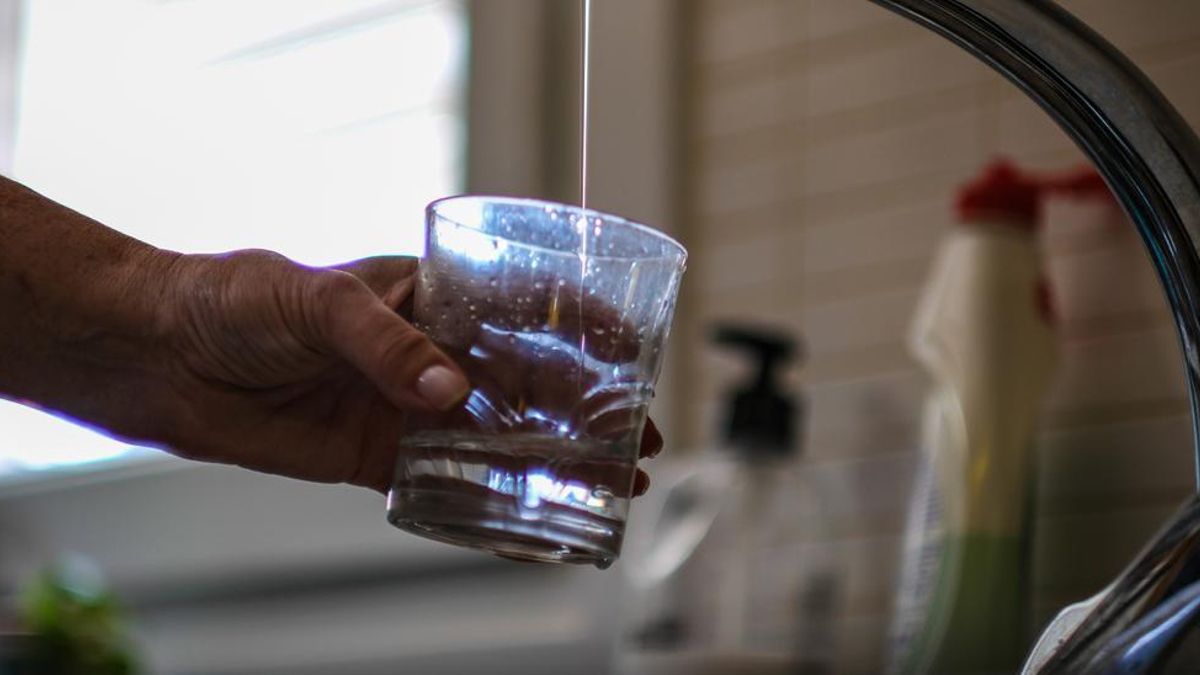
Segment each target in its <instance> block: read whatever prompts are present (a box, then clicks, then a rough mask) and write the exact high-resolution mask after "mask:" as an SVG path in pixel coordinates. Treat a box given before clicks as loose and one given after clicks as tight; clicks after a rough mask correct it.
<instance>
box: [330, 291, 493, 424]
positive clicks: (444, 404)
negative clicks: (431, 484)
mask: <svg viewBox="0 0 1200 675" xmlns="http://www.w3.org/2000/svg"><path fill="white" fill-rule="evenodd" d="M319 295H320V299H319V301H318V306H319V307H320V310H319V316H321V317H322V322H323V325H322V326H321V329H320V330H321V332H322V334H323V335H324V336H325V337H326V339H327V341H328V343H329V344H330V346H331V347H332V348H333V349H334V351H335V352H337V353H338V354H339V355H340V356H341V357H342V358H344V359H346V360H347V361H349V362H350V363H351V364H353V365H354V367H356V368H357V369H358V370H359V371H360V372H361V373H362V374H363V375H365V376H366V377H367V379H369V380H371V382H373V383H374V384H375V386H376V387H378V388H379V390H380V392H382V393H383V395H384V396H385V397H386V398H387V399H388V400H389V401H391V403H392V404H393V405H395V406H397V407H400V408H414V407H415V408H433V409H435V410H448V409H450V408H452V407H454V405H455V404H457V403H458V402H459V401H461V400H462V399H463V398H464V397H465V396H466V395H467V392H468V391H469V390H470V387H469V385H468V383H467V379H466V377H464V376H463V374H462V371H460V370H459V368H458V366H456V365H455V364H454V362H453V361H452V360H451V359H450V357H448V356H446V355H445V354H444V353H442V351H441V350H439V349H438V348H437V347H436V346H434V344H433V342H432V341H430V339H429V337H428V336H427V335H425V334H424V333H422V332H421V331H419V330H417V329H416V328H415V327H414V326H413V325H412V324H410V323H409V322H407V321H405V320H404V319H402V318H401V317H400V316H399V315H398V314H396V312H394V311H393V310H392V309H391V308H389V307H388V306H387V305H386V304H384V302H383V301H382V300H380V298H379V297H378V296H376V295H375V293H373V292H372V291H371V289H370V288H368V287H367V285H366V284H364V283H363V282H362V281H360V280H358V279H356V278H355V277H354V276H352V275H350V274H347V273H344V272H334V273H331V274H330V275H328V276H327V277H326V279H325V280H323V287H322V288H321V290H320V291H319Z"/></svg>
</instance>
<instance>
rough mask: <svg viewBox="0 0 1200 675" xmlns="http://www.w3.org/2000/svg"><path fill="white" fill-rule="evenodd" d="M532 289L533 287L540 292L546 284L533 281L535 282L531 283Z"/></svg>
mask: <svg viewBox="0 0 1200 675" xmlns="http://www.w3.org/2000/svg"><path fill="white" fill-rule="evenodd" d="M533 287H534V288H536V289H538V290H541V289H543V288H545V287H546V284H544V283H542V282H540V281H535V282H533Z"/></svg>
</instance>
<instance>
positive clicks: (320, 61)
mask: <svg viewBox="0 0 1200 675" xmlns="http://www.w3.org/2000/svg"><path fill="white" fill-rule="evenodd" d="M23 11H24V15H23V22H24V27H23V35H22V43H23V50H22V58H21V65H20V77H19V85H18V91H17V106H18V108H17V119H18V122H17V129H16V150H15V157H14V159H13V174H14V177H15V178H16V179H17V180H19V181H21V182H22V183H25V184H26V185H29V186H30V187H32V188H34V189H35V190H38V191H39V192H41V193H43V194H45V195H47V196H49V197H51V198H52V199H55V200H57V201H59V202H62V203H63V204H66V205H67V206H70V207H71V208H73V209H75V210H77V211H80V212H82V213H85V214H87V215H89V216H91V217H93V218H96V219H97V220H99V221H100V222H103V223H105V224H107V225H109V226H111V227H114V228H116V229H118V230H121V231H122V232H125V233H127V234H129V235H131V236H134V237H137V238H139V239H142V240H144V241H147V242H150V243H152V244H154V245H156V246H160V247H164V248H169V249H173V250H177V251H183V252H188V253H198V252H213V251H225V250H230V249H236V248H267V249H272V250H276V251H279V252H281V253H284V254H285V255H288V256H289V257H291V258H293V259H295V260H298V261H300V262H303V263H306V264H312V265H322V264H331V263H335V262H343V261H347V260H353V259H355V258H360V257H364V256H369V255H379V254H408V255H412V254H416V253H417V252H419V251H420V250H421V248H422V246H423V243H424V242H423V230H422V223H423V209H424V206H425V204H426V203H427V202H429V201H431V200H433V199H436V198H438V197H441V196H445V195H447V194H451V193H454V192H458V191H460V187H461V176H462V175H463V173H464V172H463V150H464V139H463V135H464V134H463V126H464V124H463V120H464V118H463V114H462V105H461V100H462V97H461V95H460V94H461V88H462V86H463V83H464V79H465V78H464V73H465V61H466V59H465V56H466V41H467V30H466V19H465V12H464V10H463V8H462V6H461V5H460V3H459V2H456V1H455V0H189V1H181V0H26V2H25V3H24V6H23ZM0 429H3V430H4V433H3V434H2V435H0V474H5V473H9V474H11V473H14V472H22V471H28V470H37V469H42V468H48V467H57V466H64V465H73V464H80V463H85V462H92V461H97V460H102V459H109V458H113V457H118V456H123V455H127V454H129V452H128V449H127V448H126V446H125V445H123V444H121V443H118V442H116V441H112V440H110V439H107V438H104V437H103V436H101V435H99V434H97V433H94V432H92V431H88V430H85V429H82V428H80V427H77V426H74V425H71V424H69V423H66V422H63V421H61V420H58V419H56V418H53V417H51V416H49V415H46V414H44V413H41V412H38V411H34V410H31V409H29V408H23V407H20V406H17V405H16V404H13V403H6V402H0ZM133 452H135V453H136V451H133Z"/></svg>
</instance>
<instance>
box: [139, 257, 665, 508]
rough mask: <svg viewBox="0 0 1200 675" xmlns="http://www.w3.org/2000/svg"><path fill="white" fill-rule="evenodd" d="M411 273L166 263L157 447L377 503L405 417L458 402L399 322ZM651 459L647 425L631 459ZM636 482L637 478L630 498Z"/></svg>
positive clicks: (369, 267) (219, 261)
mask: <svg viewBox="0 0 1200 675" xmlns="http://www.w3.org/2000/svg"><path fill="white" fill-rule="evenodd" d="M416 265H417V263H416V261H415V260H414V259H411V258H402V257H382V258H371V259H366V260H361V261H358V262H355V263H351V264H348V265H344V266H339V267H337V268H329V269H319V268H308V267H304V266H301V265H298V264H296V263H293V262H291V261H289V260H287V259H285V258H283V257H281V256H278V255H276V254H272V253H268V252H262V251H243V252H237V253H233V254H229V255H224V256H181V257H179V258H177V259H176V260H175V261H174V262H173V263H172V264H171V265H170V267H169V268H168V270H169V271H168V280H167V284H166V288H165V291H164V295H163V298H162V302H161V309H160V310H159V316H158V324H159V326H160V328H159V331H158V334H159V336H160V343H161V344H160V345H159V347H158V349H157V351H158V352H159V353H158V354H157V360H158V362H159V363H161V364H163V367H164V368H166V369H167V370H168V377H167V381H169V382H170V383H171V386H170V387H169V391H170V392H172V393H171V394H170V395H171V396H174V397H177V400H176V401H173V402H172V405H170V406H169V409H171V410H174V411H177V413H178V414H177V415H176V417H178V418H179V419H178V420H176V421H175V424H174V425H173V426H174V428H173V429H172V430H171V431H170V432H169V437H168V438H167V439H165V443H166V445H167V446H168V447H169V449H170V450H171V451H172V452H175V453H176V454H179V455H180V456H183V457H187V458H191V459H198V460H204V461H214V462H222V463H230V464H237V465H239V466H243V467H246V468H250V469H254V470H256V471H263V472H267V473H274V474H279V475H284V476H290V477H294V478H301V479H305V480H313V481H320V482H348V483H352V484H355V485H362V486H366V487H369V488H372V489H375V490H378V491H381V492H384V491H386V490H387V488H388V486H389V485H390V483H391V478H392V473H393V468H394V465H395V461H396V456H397V453H398V452H399V448H398V439H399V438H400V437H401V435H402V434H403V432H404V427H405V416H406V414H408V415H422V414H435V412H436V411H438V410H447V409H450V408H452V407H454V406H456V405H457V404H458V403H459V402H460V401H461V399H463V397H464V396H465V395H466V394H467V391H468V385H467V382H466V380H465V378H464V377H463V375H462V373H461V371H460V370H459V369H458V367H457V366H456V365H455V364H454V362H453V361H452V360H451V359H449V358H448V357H447V356H446V355H445V354H444V353H442V352H441V351H440V350H438V349H437V348H436V347H435V346H434V345H433V343H432V342H430V341H429V339H428V338H427V337H426V336H424V335H423V334H422V333H420V332H419V331H417V330H416V329H415V328H413V327H412V325H411V324H409V323H408V321H407V320H406V317H407V316H410V315H409V314H408V311H409V310H408V307H407V306H406V305H407V301H408V300H410V297H411V293H412V288H413V274H414V272H415V270H416ZM661 447H662V438H661V437H660V436H659V434H658V432H657V430H656V429H655V428H654V425H653V423H647V425H646V430H645V432H644V434H643V438H642V448H641V450H642V454H643V456H652V455H654V454H656V453H657V452H658V451H659V450H660V449H661ZM648 484H649V483H648V479H647V477H646V475H645V474H644V473H641V472H639V475H638V478H637V483H636V485H635V490H634V491H635V494H641V493H642V492H644V491H645V490H646V488H647V486H648Z"/></svg>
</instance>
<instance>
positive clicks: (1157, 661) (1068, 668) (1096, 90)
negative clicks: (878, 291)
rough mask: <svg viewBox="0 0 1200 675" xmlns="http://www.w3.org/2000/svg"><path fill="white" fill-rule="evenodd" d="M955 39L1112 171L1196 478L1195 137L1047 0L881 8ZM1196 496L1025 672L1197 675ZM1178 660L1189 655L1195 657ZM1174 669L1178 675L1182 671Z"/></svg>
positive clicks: (1114, 55) (1199, 162)
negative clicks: (1184, 393) (1156, 316)
mask: <svg viewBox="0 0 1200 675" xmlns="http://www.w3.org/2000/svg"><path fill="white" fill-rule="evenodd" d="M872 1H873V2H875V3H876V4H878V5H881V6H883V7H886V8H887V9H890V10H892V11H894V12H896V13H898V14H900V15H901V16H904V17H906V18H908V19H911V20H913V21H915V22H917V23H919V24H921V25H923V26H925V27H926V28H929V29H930V30H933V31H934V32H937V33H939V34H941V35H942V36H944V37H946V38H948V39H950V40H951V41H952V42H954V43H955V44H957V45H958V46H960V47H962V48H963V49H965V50H966V51H968V52H970V53H971V54H974V55H975V56H976V57H977V58H979V59H980V60H982V61H983V62H984V63H986V64H988V65H989V66H991V67H992V68H994V69H995V70H997V71H999V72H1000V73H1001V74H1002V75H1004V76H1005V77H1007V78H1008V79H1009V80H1011V81H1012V82H1013V83H1014V84H1016V85H1017V86H1018V87H1020V88H1021V89H1022V90H1023V91H1024V92H1025V93H1026V94H1028V95H1029V97H1030V98H1032V99H1033V100H1034V101H1035V102H1037V103H1038V104H1039V105H1040V106H1041V107H1042V108H1043V109H1044V110H1045V111H1046V112H1047V113H1048V114H1049V115H1050V116H1051V117H1053V118H1054V119H1055V120H1056V121H1057V122H1058V123H1059V125H1060V126H1061V127H1062V128H1063V130H1064V131H1066V132H1067V134H1068V135H1070V136H1071V138H1073V139H1074V140H1075V142H1076V143H1077V144H1078V145H1079V147H1080V148H1082V149H1083V151H1084V152H1085V153H1087V155H1088V156H1089V157H1090V158H1091V160H1092V161H1093V162H1094V163H1095V165H1096V168H1097V169H1098V170H1099V171H1100V173H1101V174H1103V175H1104V178H1105V180H1106V181H1107V182H1108V185H1109V187H1110V188H1111V189H1112V191H1113V193H1114V194H1115V195H1116V197H1117V199H1118V200H1120V202H1121V204H1122V206H1123V207H1124V208H1125V211H1126V212H1127V213H1128V214H1129V217H1130V219H1131V220H1132V221H1133V224H1134V225H1135V226H1136V227H1137V229H1138V231H1139V232H1140V233H1141V235H1142V239H1143V241H1145V244H1146V247H1147V248H1148V249H1149V251H1150V256H1151V258H1152V260H1153V262H1154V267H1155V269H1156V270H1157V271H1158V275H1159V278H1160V279H1161V281H1162V285H1163V288H1164V290H1165V291H1166V294H1167V300H1168V302H1169V303H1170V306H1171V311H1172V313H1173V314H1174V317H1175V325H1176V328H1177V330H1178V332H1179V339H1180V342H1181V343H1182V346H1183V354H1184V361H1185V363H1184V368H1185V370H1186V372H1187V382H1188V391H1189V395H1190V398H1191V408H1192V429H1193V434H1192V435H1193V443H1194V444H1195V448H1196V453H1197V455H1196V462H1197V463H1196V467H1197V477H1198V480H1200V401H1198V398H1197V396H1198V394H1200V259H1198V257H1197V248H1196V242H1197V241H1200V141H1198V140H1197V137H1196V134H1195V133H1194V132H1193V131H1192V129H1191V128H1190V127H1188V125H1187V123H1185V122H1184V121H1183V119H1182V118H1181V117H1180V116H1179V114H1178V113H1177V112H1176V111H1175V110H1174V109H1173V108H1172V107H1171V105H1170V104H1169V103H1168V102H1167V100H1166V99H1165V98H1164V97H1163V95H1162V94H1161V93H1159V91H1158V90H1157V89H1156V88H1155V87H1154V85H1153V84H1151V83H1150V81H1149V80H1148V79H1147V78H1146V76H1145V75H1143V74H1142V73H1141V72H1140V71H1139V70H1138V69H1137V68H1136V67H1135V66H1134V65H1133V64H1132V63H1130V62H1129V60H1128V59H1126V58H1125V57H1124V56H1123V55H1122V54H1121V53H1120V52H1119V51H1117V49H1116V48H1114V47H1113V46H1112V45H1110V44H1109V43H1107V42H1106V41H1105V40H1104V39H1103V38H1101V37H1100V36H1099V35H1097V34H1096V33H1095V32H1093V31H1092V30H1090V29H1089V28H1088V27H1087V26H1086V25H1084V24H1083V23H1082V22H1080V21H1079V20H1078V19H1076V18H1075V17H1073V16H1072V15H1070V14H1069V13H1067V12H1066V11H1065V10H1063V9H1062V8H1060V7H1058V6H1057V5H1055V4H1054V3H1053V2H1050V1H1049V0H872ZM1196 628H1200V498H1197V497H1192V498H1191V499H1190V500H1188V502H1187V503H1186V504H1185V505H1184V506H1183V508H1182V509H1181V510H1180V511H1179V512H1178V513H1176V514H1175V515H1174V516H1173V517H1172V518H1171V520H1170V521H1169V522H1168V523H1167V524H1166V526H1165V527H1164V528H1163V529H1162V530H1161V531H1160V532H1159V533H1158V534H1157V535H1155V537H1154V539H1152V540H1151V542H1150V544H1149V545H1148V546H1147V547H1146V548H1145V549H1144V550H1143V551H1142V552H1141V553H1140V554H1138V556H1137V558H1135V559H1134V561H1133V562H1132V564H1130V566H1129V567H1128V568H1127V569H1126V570H1125V571H1124V572H1123V573H1122V574H1121V575H1120V576H1118V577H1117V579H1116V580H1115V581H1113V583H1112V584H1110V585H1109V586H1108V588H1106V589H1105V590H1103V591H1101V592H1100V593H1099V594H1098V595H1096V596H1094V597H1092V598H1091V599H1089V600H1086V601H1084V602H1081V603H1078V604H1076V605H1072V606H1071V607H1068V608H1066V609H1065V610H1063V611H1062V612H1061V613H1060V614H1059V615H1058V616H1057V617H1056V618H1055V619H1054V621H1052V622H1051V623H1050V625H1049V627H1048V628H1047V629H1046V631H1045V632H1044V633H1043V634H1042V637H1041V638H1040V639H1039V640H1038V642H1037V644H1036V645H1035V646H1034V648H1033V651H1032V653H1031V654H1030V655H1029V657H1028V659H1027V661H1026V663H1025V667H1024V670H1023V672H1024V673H1028V674H1033V673H1038V674H1051V673H1053V674H1055V675H1057V674H1060V673H1096V674H1100V673H1104V674H1105V675H1109V674H1111V675H1124V674H1132V673H1151V672H1153V673H1162V672H1188V673H1194V672H1197V664H1196V661H1195V660H1194V659H1195V658H1197V657H1196V655H1194V654H1193V655H1192V656H1191V659H1192V660H1191V661H1190V663H1186V664H1185V663H1177V662H1178V661H1180V660H1181V659H1180V655H1179V654H1178V649H1179V647H1180V646H1181V644H1182V643H1183V642H1184V641H1185V638H1186V637H1187V636H1188V635H1189V633H1190V632H1191V631H1193V630H1194V629H1196ZM1183 660H1188V657H1187V656H1186V655H1184V656H1183ZM1177 668H1178V669H1179V670H1176V669H1177Z"/></svg>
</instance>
